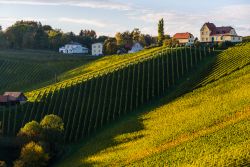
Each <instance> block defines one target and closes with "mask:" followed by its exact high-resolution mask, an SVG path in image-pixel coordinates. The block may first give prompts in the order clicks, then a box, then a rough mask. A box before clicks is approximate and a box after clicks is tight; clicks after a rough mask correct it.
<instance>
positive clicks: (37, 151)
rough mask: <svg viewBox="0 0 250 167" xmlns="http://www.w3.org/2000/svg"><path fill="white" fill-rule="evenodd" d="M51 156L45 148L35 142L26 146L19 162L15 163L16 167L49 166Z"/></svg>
mask: <svg viewBox="0 0 250 167" xmlns="http://www.w3.org/2000/svg"><path fill="white" fill-rule="evenodd" d="M48 160H49V155H48V154H47V153H46V152H45V151H44V149H43V147H42V146H41V145H39V144H37V143H35V142H30V143H28V144H26V145H25V146H24V147H23V148H22V150H21V155H20V157H19V159H18V160H16V161H15V162H14V167H45V166H47V163H48Z"/></svg>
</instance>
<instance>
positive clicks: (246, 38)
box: [242, 36, 250, 42]
mask: <svg viewBox="0 0 250 167" xmlns="http://www.w3.org/2000/svg"><path fill="white" fill-rule="evenodd" d="M242 41H243V42H250V36H246V37H243V39H242Z"/></svg>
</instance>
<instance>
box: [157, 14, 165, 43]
mask: <svg viewBox="0 0 250 167" xmlns="http://www.w3.org/2000/svg"><path fill="white" fill-rule="evenodd" d="M163 40H164V20H163V18H162V19H161V20H160V21H159V23H158V44H159V45H160V46H162V44H163Z"/></svg>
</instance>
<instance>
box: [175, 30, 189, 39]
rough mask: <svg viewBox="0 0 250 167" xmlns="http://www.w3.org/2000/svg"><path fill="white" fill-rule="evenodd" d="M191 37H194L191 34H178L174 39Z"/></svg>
mask: <svg viewBox="0 0 250 167" xmlns="http://www.w3.org/2000/svg"><path fill="white" fill-rule="evenodd" d="M190 36H193V35H192V34H191V33H189V32H186V33H176V34H175V35H174V36H173V38H174V39H189V38H190Z"/></svg>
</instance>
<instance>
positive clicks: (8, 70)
mask: <svg viewBox="0 0 250 167" xmlns="http://www.w3.org/2000/svg"><path fill="white" fill-rule="evenodd" d="M93 59H96V58H91V57H79V56H77V57H76V56H68V55H61V54H58V53H56V52H51V51H38V50H1V51H0V78H1V79H0V94H1V93H3V92H4V91H28V90H32V89H35V88H39V87H41V86H46V85H48V84H51V83H54V82H55V76H57V77H58V76H59V75H60V74H62V73H64V72H66V71H68V70H71V69H73V68H76V67H79V66H82V65H83V64H86V63H89V62H90V61H92V60H93Z"/></svg>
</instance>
